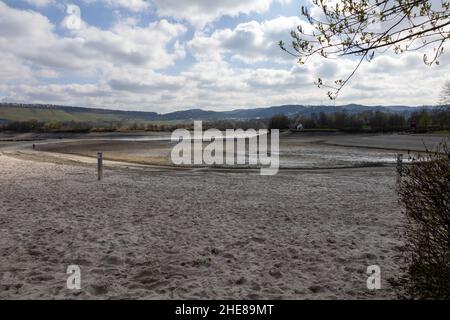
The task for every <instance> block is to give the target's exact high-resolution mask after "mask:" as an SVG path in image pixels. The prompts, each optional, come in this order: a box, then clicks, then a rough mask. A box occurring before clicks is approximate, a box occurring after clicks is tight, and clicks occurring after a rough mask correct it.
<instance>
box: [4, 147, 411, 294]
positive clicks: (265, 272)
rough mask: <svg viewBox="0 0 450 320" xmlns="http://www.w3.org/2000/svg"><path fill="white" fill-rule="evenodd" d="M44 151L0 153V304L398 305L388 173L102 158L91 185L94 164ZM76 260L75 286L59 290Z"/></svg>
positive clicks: (397, 214) (397, 241) (397, 212)
mask: <svg viewBox="0 0 450 320" xmlns="http://www.w3.org/2000/svg"><path fill="white" fill-rule="evenodd" d="M45 154H46V153H44V152H36V153H33V152H31V151H27V152H25V151H23V152H11V151H3V152H2V155H1V156H0V163H1V166H0V181H1V185H2V188H1V189H0V230H1V234H2V237H1V238H0V255H1V263H0V279H1V287H0V298H3V299H29V298H36V299H392V298H396V294H395V292H394V291H393V290H392V288H391V287H390V286H389V283H388V281H387V280H388V279H389V278H390V277H393V276H395V275H398V274H399V272H400V266H401V265H402V261H403V260H402V256H401V248H402V244H403V243H402V237H401V235H402V226H403V224H404V220H403V216H402V213H401V208H400V207H399V205H398V203H397V198H396V194H395V190H394V188H395V178H396V174H395V169H394V168H393V167H392V166H386V167H367V168H353V169H333V170H325V169H322V170H282V171H280V173H279V174H278V175H276V176H273V177H263V176H260V175H259V174H258V173H257V172H252V171H229V172H226V171H219V170H217V171H214V170H212V171H211V170H197V169H191V170H181V171H180V170H172V169H167V168H158V167H145V166H132V165H114V164H113V163H108V162H107V165H106V171H105V179H104V180H103V181H101V182H98V181H97V180H96V168H95V163H94V162H93V161H85V162H82V161H76V159H72V160H69V159H67V158H60V159H59V160H58V161H56V160H55V159H53V158H51V157H50V156H47V157H46V156H45ZM92 160H93V159H92ZM73 264H75V265H79V266H80V268H81V275H82V289H81V290H80V291H72V290H68V289H67V288H66V280H67V277H68V275H67V274H66V269H67V267H68V266H69V265H73ZM370 265H379V266H380V267H381V270H382V289H381V290H377V291H370V290H368V289H367V287H366V280H367V275H366V270H367V267H368V266H370Z"/></svg>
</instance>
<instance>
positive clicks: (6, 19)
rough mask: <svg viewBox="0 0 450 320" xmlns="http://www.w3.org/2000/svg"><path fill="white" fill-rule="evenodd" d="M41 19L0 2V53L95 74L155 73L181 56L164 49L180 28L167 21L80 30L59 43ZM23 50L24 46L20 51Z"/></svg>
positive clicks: (177, 50)
mask: <svg viewBox="0 0 450 320" xmlns="http://www.w3.org/2000/svg"><path fill="white" fill-rule="evenodd" d="M54 29H55V26H54V25H53V24H52V23H51V22H50V21H49V20H48V19H47V18H46V17H45V16H43V15H41V14H40V13H37V12H32V11H23V10H17V9H13V8H10V7H8V6H7V5H6V4H4V3H3V2H0V48H1V49H2V50H4V51H6V52H10V53H12V54H14V55H15V56H16V57H19V58H21V59H23V60H24V61H28V62H30V63H33V64H34V65H36V66H38V67H50V68H51V67H55V68H65V69H73V70H81V71H96V70H97V69H105V68H106V69H107V68H111V67H113V66H117V65H130V66H137V67H143V68H149V69H160V68H165V67H167V66H170V65H172V64H173V63H174V62H175V60H176V59H178V58H179V57H182V56H183V51H182V47H181V46H180V45H179V43H178V44H177V46H176V47H174V48H172V49H170V48H169V45H170V43H171V42H172V41H174V40H175V39H176V38H177V37H178V36H180V35H182V34H183V33H184V32H185V31H186V28H185V27H184V26H183V25H181V24H172V23H169V22H168V21H167V20H164V19H163V20H160V21H157V22H153V23H150V24H149V25H147V26H146V27H137V26H133V25H130V24H127V23H123V24H122V23H118V24H116V25H115V26H114V27H113V28H111V29H110V30H102V29H99V28H97V27H93V26H84V27H82V28H81V29H80V30H73V31H72V34H71V36H70V37H60V36H58V35H57V34H56V33H55V30H54ZM25 44H26V45H25Z"/></svg>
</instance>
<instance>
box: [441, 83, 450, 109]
mask: <svg viewBox="0 0 450 320" xmlns="http://www.w3.org/2000/svg"><path fill="white" fill-rule="evenodd" d="M439 104H440V105H442V106H446V107H447V108H448V107H449V105H450V81H447V82H446V83H445V85H444V88H442V92H441V96H440V100H439Z"/></svg>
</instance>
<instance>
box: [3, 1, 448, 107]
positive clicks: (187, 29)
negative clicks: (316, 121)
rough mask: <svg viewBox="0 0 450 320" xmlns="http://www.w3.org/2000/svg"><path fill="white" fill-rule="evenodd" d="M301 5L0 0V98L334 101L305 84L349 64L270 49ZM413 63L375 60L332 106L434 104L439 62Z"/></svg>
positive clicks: (239, 103)
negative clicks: (298, 59) (301, 60)
mask: <svg viewBox="0 0 450 320" xmlns="http://www.w3.org/2000/svg"><path fill="white" fill-rule="evenodd" d="M309 1H310V0H246V1H242V0H215V1H212V0H185V1H180V0H78V1H77V0H71V1H57V0H3V1H1V0H0V101H7V102H27V103H52V104H64V105H77V106H85V107H100V108H114V109H123V110H145V111H157V112H162V113H164V112H170V111H175V110H183V109H189V108H204V109H209V110H229V109H236V108H251V107H261V106H271V105H281V104H307V105H313V104H333V103H332V102H330V101H329V100H328V98H327V97H326V90H324V89H318V88H316V87H315V86H314V84H313V81H314V79H316V78H317V77H323V78H325V79H331V80H335V79H340V78H344V77H345V75H346V74H348V72H349V71H350V70H351V69H352V66H353V65H354V63H355V62H354V61H352V60H351V59H341V60H326V61H324V60H320V59H316V60H311V61H310V63H308V64H307V65H297V64H296V63H295V59H294V60H293V59H292V58H291V57H290V56H288V55H287V54H285V53H283V52H282V51H281V50H280V49H279V48H278V46H277V43H278V41H279V40H284V41H285V42H289V32H290V30H292V29H293V28H295V27H296V26H297V25H298V24H301V23H305V22H304V21H303V22H302V21H301V19H300V17H299V15H298V13H299V9H300V7H301V5H305V4H308V3H309ZM71 5H76V6H77V7H79V8H80V16H81V20H79V19H76V18H75V16H76V15H77V10H76V7H73V6H71ZM68 12H70V14H69V13H68ZM422 55H423V53H421V52H415V53H410V54H407V55H401V56H396V55H393V54H385V55H379V56H377V57H376V58H375V60H374V61H372V63H370V64H369V63H368V64H365V65H363V66H362V68H361V69H360V70H359V73H358V74H357V76H356V77H355V78H354V79H353V80H352V82H351V84H350V85H349V86H348V87H347V88H346V89H345V90H344V92H343V93H342V94H341V96H340V98H339V100H338V101H337V102H336V103H337V104H345V103H363V104H367V105H377V104H380V105H383V104H384V105H386V104H389V105H392V104H409V105H422V104H434V103H436V102H437V100H438V96H439V91H440V89H441V88H442V85H443V83H444V82H445V80H446V79H447V75H448V74H449V72H448V71H449V70H450V54H448V53H447V54H444V56H443V57H442V58H441V59H440V62H441V64H440V65H439V66H433V67H427V66H425V65H424V63H423V62H422Z"/></svg>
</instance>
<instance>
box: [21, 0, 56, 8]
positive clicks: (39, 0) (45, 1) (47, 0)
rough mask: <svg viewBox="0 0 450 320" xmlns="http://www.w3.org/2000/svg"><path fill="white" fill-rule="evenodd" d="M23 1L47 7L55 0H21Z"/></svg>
mask: <svg viewBox="0 0 450 320" xmlns="http://www.w3.org/2000/svg"><path fill="white" fill-rule="evenodd" d="M23 1H25V2H26V3H28V4H30V5H32V6H35V7H38V8H43V7H47V6H49V5H51V4H55V3H56V2H55V0H23Z"/></svg>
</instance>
